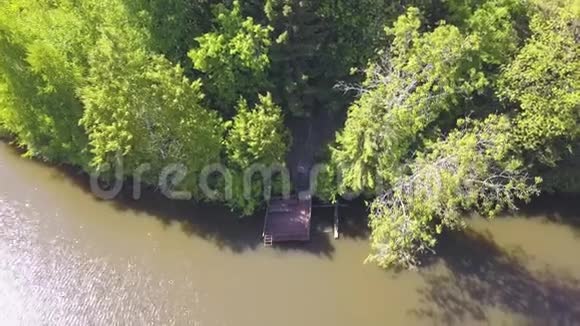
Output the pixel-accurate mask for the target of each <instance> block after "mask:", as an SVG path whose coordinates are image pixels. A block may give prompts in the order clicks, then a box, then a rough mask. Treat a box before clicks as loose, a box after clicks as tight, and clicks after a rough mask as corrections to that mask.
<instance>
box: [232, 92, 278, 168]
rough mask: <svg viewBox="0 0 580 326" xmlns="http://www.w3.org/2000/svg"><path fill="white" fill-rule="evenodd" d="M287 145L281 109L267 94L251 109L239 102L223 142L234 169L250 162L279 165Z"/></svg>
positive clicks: (244, 101)
mask: <svg viewBox="0 0 580 326" xmlns="http://www.w3.org/2000/svg"><path fill="white" fill-rule="evenodd" d="M289 146H290V135H289V132H288V131H287V130H286V127H285V126H284V120H283V117H282V110H281V109H280V107H279V106H277V105H276V104H275V103H274V102H273V100H272V95H271V94H270V93H268V94H266V95H259V102H258V103H257V104H256V106H255V108H254V109H250V108H249V107H248V103H247V101H246V100H244V99H240V100H239V102H238V108H237V114H236V116H235V117H234V119H233V121H232V124H231V128H230V130H229V131H228V136H227V139H226V150H227V154H228V159H229V160H230V162H232V163H233V164H235V165H236V166H237V167H240V168H246V167H249V166H250V165H251V164H253V163H258V162H259V163H264V164H274V163H276V164H282V163H283V162H284V160H285V155H286V152H287V150H288V147H289Z"/></svg>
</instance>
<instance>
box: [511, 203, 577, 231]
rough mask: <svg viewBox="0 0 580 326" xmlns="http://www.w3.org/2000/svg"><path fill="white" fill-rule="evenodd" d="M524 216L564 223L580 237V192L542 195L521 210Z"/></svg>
mask: <svg viewBox="0 0 580 326" xmlns="http://www.w3.org/2000/svg"><path fill="white" fill-rule="evenodd" d="M520 213H521V214H522V215H523V216H529V217H530V218H535V217H537V216H542V217H545V218H546V219H547V220H548V221H550V222H553V223H558V224H564V225H568V226H570V227H572V228H573V229H574V230H575V233H576V236H578V237H580V194H569V195H542V196H540V197H539V198H536V199H534V200H533V201H532V202H531V203H530V204H528V205H525V206H524V207H522V209H521V210H520Z"/></svg>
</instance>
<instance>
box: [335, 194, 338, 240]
mask: <svg viewBox="0 0 580 326" xmlns="http://www.w3.org/2000/svg"><path fill="white" fill-rule="evenodd" d="M334 238H335V239H338V202H336V204H334Z"/></svg>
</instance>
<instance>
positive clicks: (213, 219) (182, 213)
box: [5, 145, 368, 259]
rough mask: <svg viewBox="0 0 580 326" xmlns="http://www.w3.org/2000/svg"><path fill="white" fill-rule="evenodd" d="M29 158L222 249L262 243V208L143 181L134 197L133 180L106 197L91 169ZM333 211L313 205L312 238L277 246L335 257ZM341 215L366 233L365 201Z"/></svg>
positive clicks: (353, 230)
mask: <svg viewBox="0 0 580 326" xmlns="http://www.w3.org/2000/svg"><path fill="white" fill-rule="evenodd" d="M5 148H6V150H7V151H8V152H10V154H12V155H14V156H15V157H17V156H21V155H22V154H23V153H24V151H23V150H22V149H19V148H17V147H15V146H11V145H8V146H6V147H5ZM29 162H30V164H37V165H40V166H42V167H43V168H50V169H52V171H53V172H52V177H53V178H55V179H58V180H63V179H64V181H65V182H68V183H70V184H73V185H74V186H75V187H77V188H78V189H79V190H81V191H83V192H84V193H85V194H88V195H90V196H92V197H93V198H94V199H95V200H96V201H100V202H106V203H110V204H111V205H112V207H114V208H115V209H117V210H119V211H130V212H132V213H135V214H137V215H144V216H151V217H154V218H156V219H158V220H159V221H160V222H162V224H163V225H165V226H169V225H172V224H174V223H179V224H180V227H181V229H182V230H183V232H185V233H186V234H187V235H189V236H196V237H199V238H202V239H205V240H207V241H210V242H212V243H214V244H215V245H216V246H217V247H218V248H220V249H229V250H231V251H232V252H235V253H242V252H244V251H247V250H256V249H257V248H259V247H261V246H262V239H261V234H262V228H263V222H264V212H263V211H260V212H257V213H256V214H255V215H254V216H249V217H245V218H240V217H239V216H238V215H236V214H235V213H233V212H232V211H230V210H229V209H228V208H227V207H225V206H223V205H217V204H213V205H212V204H207V203H196V202H193V201H177V200H170V199H168V198H166V197H165V196H163V195H162V194H161V193H159V192H158V191H156V190H155V189H153V187H146V186H143V189H142V194H141V198H140V199H138V200H135V199H133V197H132V194H133V191H132V189H131V182H126V184H125V185H124V186H123V190H122V191H121V193H120V194H119V195H118V196H117V197H115V198H114V199H113V200H102V199H100V198H98V197H97V196H95V195H94V194H93V193H92V191H91V187H90V179H89V176H88V175H87V173H85V172H83V171H82V170H79V169H78V168H77V167H74V166H70V165H64V164H61V165H54V164H49V163H46V162H42V161H38V160H30V161H29ZM332 216H333V210H332V209H317V208H314V210H313V225H312V233H311V241H309V242H306V243H286V244H279V245H275V246H274V247H273V249H274V250H277V251H281V252H291V251H299V252H305V253H310V254H313V255H316V256H319V257H325V258H328V259H332V257H333V254H334V251H335V248H334V245H333V243H332V234H331V233H328V232H325V230H324V229H325V228H327V226H328V225H330V226H332ZM340 216H341V225H340V229H341V234H340V235H341V238H345V239H355V240H366V239H368V228H367V220H366V216H367V214H366V210H365V208H364V203H363V202H358V201H354V202H352V203H350V204H349V206H348V207H343V208H341V209H340Z"/></svg>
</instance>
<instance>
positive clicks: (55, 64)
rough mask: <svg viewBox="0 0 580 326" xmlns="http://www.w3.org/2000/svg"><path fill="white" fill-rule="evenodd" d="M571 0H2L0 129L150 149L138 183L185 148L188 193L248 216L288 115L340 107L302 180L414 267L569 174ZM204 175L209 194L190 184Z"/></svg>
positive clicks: (75, 156) (46, 153) (387, 262)
mask: <svg viewBox="0 0 580 326" xmlns="http://www.w3.org/2000/svg"><path fill="white" fill-rule="evenodd" d="M579 11H580V9H579V8H578V5H577V4H575V2H574V1H572V0H552V1H534V0H527V1H526V0H470V1H463V0H462V1H459V0H448V1H439V0H407V1H396V2H393V1H387V0H320V1H303V0H251V1H187V0H170V1H161V0H83V1H76V0H6V1H3V2H2V3H0V137H10V138H11V139H13V140H14V142H15V143H17V144H18V145H19V146H21V147H22V148H25V149H26V154H27V155H29V156H34V157H37V158H40V159H43V160H47V161H51V162H56V163H66V164H72V165H75V166H77V167H79V168H80V169H83V170H85V171H87V172H99V173H102V172H104V171H107V170H109V169H110V168H111V167H112V166H113V165H115V164H117V163H118V162H122V164H123V167H124V170H123V171H124V174H123V175H122V176H120V177H122V178H123V179H125V178H131V177H133V173H134V171H135V170H138V169H139V167H140V166H143V164H146V165H147V169H146V171H145V172H144V175H143V181H144V182H145V183H147V184H151V185H157V183H158V177H159V175H160V174H162V173H163V171H164V168H165V167H167V166H168V165H171V164H179V165H180V166H183V167H185V168H186V169H187V176H186V177H185V178H184V179H183V180H182V182H181V183H180V184H179V187H180V188H181V189H182V190H187V191H189V192H191V193H192V195H193V198H194V199H196V200H218V201H223V202H225V203H226V204H228V205H229V206H231V207H232V208H233V209H235V210H238V211H240V212H241V213H242V214H244V215H249V214H252V213H254V212H255V211H256V210H257V209H259V208H260V207H261V205H262V204H263V203H264V200H265V199H266V198H267V197H268V195H269V193H270V192H271V191H270V190H272V191H273V192H274V193H283V192H285V191H286V190H287V189H286V186H287V182H286V179H287V177H288V175H287V173H286V172H285V169H284V167H285V161H286V160H287V158H288V153H292V151H291V148H292V147H293V146H294V147H295V146H304V144H300V143H297V142H293V141H292V137H290V135H291V133H292V132H294V135H296V133H300V132H303V130H302V129H301V128H300V127H298V128H297V127H296V126H297V125H298V124H299V123H297V122H300V121H302V122H304V121H307V119H311V118H312V117H313V116H324V115H323V114H326V115H333V116H337V117H338V118H337V119H336V120H337V121H344V125H343V126H335V125H331V124H330V123H329V124H328V125H324V126H320V125H319V126H317V127H319V128H327V129H331V132H334V131H335V130H336V131H337V132H336V138H335V139H334V140H333V141H331V142H330V144H328V148H314V149H313V150H315V151H317V153H326V154H327V155H326V154H323V155H318V154H317V157H318V158H319V159H320V162H319V163H324V164H325V165H324V167H323V168H322V169H319V170H320V172H321V174H320V175H319V177H318V179H317V180H318V185H319V187H318V189H317V191H316V193H315V194H316V195H317V196H319V197H321V198H323V199H327V200H336V199H337V198H339V197H340V196H345V197H347V195H352V193H361V194H363V196H365V197H366V198H367V199H368V200H369V210H370V219H369V221H370V223H369V224H370V228H371V231H372V234H371V239H370V240H371V250H372V251H371V254H370V256H369V261H373V262H376V263H377V264H379V265H380V266H384V267H389V266H404V267H411V266H415V265H417V264H418V262H419V261H420V260H419V257H420V255H421V253H423V252H425V251H429V250H433V248H434V246H435V244H436V241H437V235H438V234H440V233H441V232H443V231H444V230H457V229H461V228H463V227H464V226H465V221H464V219H463V218H462V217H463V216H465V215H466V214H465V213H466V212H469V211H477V212H479V213H481V214H483V215H486V216H494V215H495V214H497V213H498V212H499V211H501V210H503V209H514V208H515V207H516V203H517V202H519V201H527V200H531V199H532V197H533V196H534V195H535V194H537V193H539V191H541V190H545V191H551V192H574V191H578V189H580V177H579V175H578V166H579V165H580V164H579V155H578V151H579V150H580V145H579V139H580V138H579V137H580V124H579V121H580V108H579V102H580V92H579V91H578V86H579V80H580V58H579V46H578V40H579V39H580V13H579ZM288 126H292V128H289V127H288ZM293 128H294V129H296V130H289V129H293ZM301 152H303V151H301ZM313 156H314V155H313ZM288 161H289V162H293V161H295V160H288ZM298 161H299V160H298ZM208 167H211V168H209V169H208ZM289 168H290V169H291V170H293V169H294V168H296V167H294V166H289ZM212 169H213V170H212ZM254 172H256V173H254ZM269 172H274V175H273V176H270V177H268V176H266V177H265V178H264V177H263V175H262V174H264V173H266V174H268V173H269ZM204 173H205V174H207V173H209V180H208V186H210V187H211V188H212V189H213V190H215V193H212V194H208V193H207V192H205V193H204V192H203V191H201V190H200V189H199V188H200V184H199V182H198V179H199V176H201V175H204ZM102 175H103V178H110V177H112V175H111V174H107V173H104V174H102ZM247 184H249V185H250V186H249V189H246V188H245V187H244V185H247ZM228 187H229V188H228ZM220 189H224V191H221V190H220ZM228 189H230V190H228ZM264 194H265V196H264Z"/></svg>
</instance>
